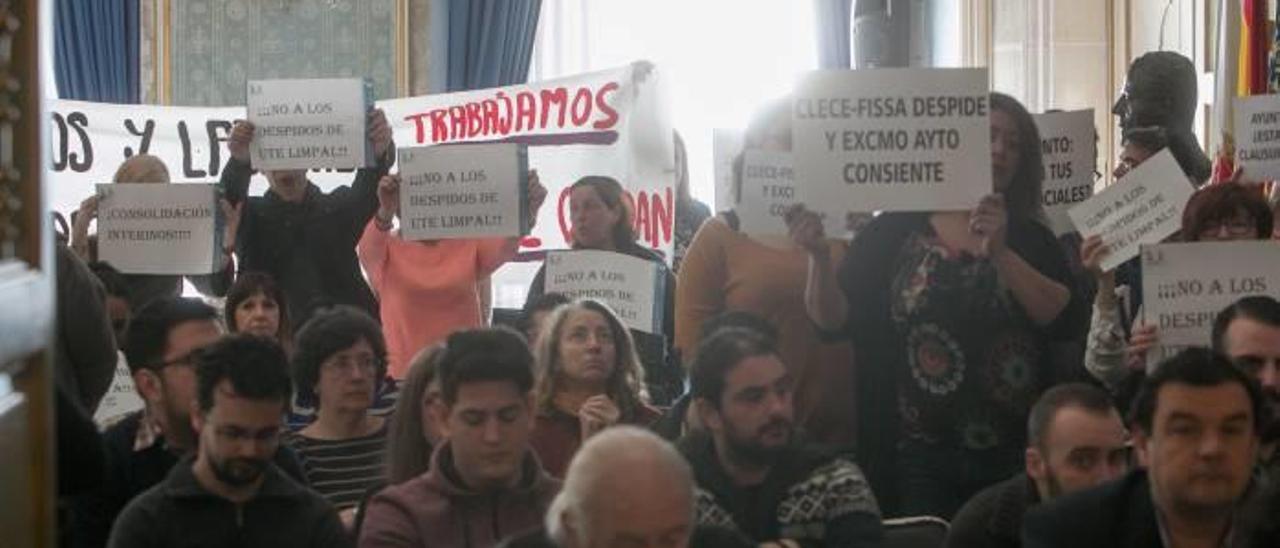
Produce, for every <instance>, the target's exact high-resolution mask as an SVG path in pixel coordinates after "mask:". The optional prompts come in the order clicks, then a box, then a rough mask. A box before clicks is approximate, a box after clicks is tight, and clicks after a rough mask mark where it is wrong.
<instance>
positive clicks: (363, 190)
mask: <svg viewBox="0 0 1280 548" xmlns="http://www.w3.org/2000/svg"><path fill="white" fill-rule="evenodd" d="M368 137H369V141H370V142H371V143H372V144H373V155H374V158H376V159H377V160H376V161H377V164H376V165H375V166H374V167H372V168H363V169H359V170H356V178H355V180H354V181H352V183H351V190H352V192H351V193H350V194H349V195H348V196H349V198H348V199H347V200H346V202H345V206H346V210H347V219H346V221H347V223H348V230H349V233H350V234H352V235H353V236H354V237H359V235H360V233H361V231H362V230H364V225H365V223H368V222H369V218H370V217H372V216H373V214H374V213H376V212H377V211H378V185H379V182H380V181H381V180H382V177H383V176H384V175H386V174H387V173H389V172H390V171H391V165H392V164H394V163H395V161H396V152H395V143H394V142H392V140H391V125H390V124H389V123H387V117H386V115H385V114H383V112H382V109H373V110H371V111H369V129H368Z"/></svg>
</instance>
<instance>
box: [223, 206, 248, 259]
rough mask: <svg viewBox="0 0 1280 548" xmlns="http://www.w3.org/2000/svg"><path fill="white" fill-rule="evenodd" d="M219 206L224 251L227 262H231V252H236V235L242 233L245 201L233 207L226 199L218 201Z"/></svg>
mask: <svg viewBox="0 0 1280 548" xmlns="http://www.w3.org/2000/svg"><path fill="white" fill-rule="evenodd" d="M218 206H219V207H221V208H222V222H223V225H222V251H223V252H224V253H225V258H226V261H228V262H229V261H231V252H232V251H234V250H235V246H236V235H237V234H239V232H240V218H241V214H242V213H244V200H241V201H240V202H239V203H237V204H235V205H231V202H228V201H227V199H226V198H222V199H220V200H218Z"/></svg>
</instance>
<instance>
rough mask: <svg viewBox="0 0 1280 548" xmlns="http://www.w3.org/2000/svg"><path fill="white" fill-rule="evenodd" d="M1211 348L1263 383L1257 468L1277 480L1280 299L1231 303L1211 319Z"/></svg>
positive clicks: (1255, 298) (1265, 477) (1267, 479)
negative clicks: (1263, 408) (1262, 418)
mask: <svg viewBox="0 0 1280 548" xmlns="http://www.w3.org/2000/svg"><path fill="white" fill-rule="evenodd" d="M1213 349H1214V350H1217V351H1218V352H1221V353H1222V354H1223V355H1225V356H1226V357H1228V358H1230V359H1231V361H1233V362H1235V364H1236V367H1239V368H1240V369H1242V370H1244V372H1245V373H1247V374H1249V375H1250V376H1251V377H1253V378H1255V379H1257V381H1258V384H1259V385H1261V387H1262V395H1263V398H1264V399H1265V400H1266V407H1265V412H1264V414H1265V417H1266V418H1267V419H1268V420H1267V421H1266V424H1267V426H1266V427H1264V429H1263V431H1262V432H1261V433H1260V434H1259V438H1260V442H1261V445H1260V446H1259V448H1258V449H1259V451H1258V453H1259V454H1258V471H1259V472H1260V473H1261V479H1262V480H1263V481H1264V482H1266V483H1272V484H1280V450H1277V446H1278V445H1280V302H1278V301H1276V300H1275V299H1273V298H1271V297H1266V296H1261V295H1258V296H1252V297H1245V298H1243V299H1240V300H1238V301H1236V302H1235V303H1232V305H1231V306H1228V307H1227V308H1226V309H1224V310H1223V311H1222V312H1220V313H1218V317H1217V318H1215V319H1214V322H1213Z"/></svg>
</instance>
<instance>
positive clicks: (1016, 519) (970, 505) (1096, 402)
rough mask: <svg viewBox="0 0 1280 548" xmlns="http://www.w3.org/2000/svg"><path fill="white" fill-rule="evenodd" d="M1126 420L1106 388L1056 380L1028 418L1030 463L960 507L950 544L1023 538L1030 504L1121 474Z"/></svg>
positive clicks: (963, 546)
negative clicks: (1023, 524) (1057, 384)
mask: <svg viewBox="0 0 1280 548" xmlns="http://www.w3.org/2000/svg"><path fill="white" fill-rule="evenodd" d="M1124 442H1125V430H1124V422H1123V421H1121V419H1120V414H1119V413H1117V412H1116V409H1115V407H1113V406H1112V405H1111V398H1110V397H1109V396H1108V395H1107V393H1106V392H1105V391H1103V390H1102V389H1101V388H1097V387H1095V386H1090V385H1087V384H1078V383H1077V384H1064V385H1059V386H1055V387H1053V388H1052V389H1050V390H1049V391H1047V392H1045V393H1044V395H1042V396H1040V399H1039V401H1037V402H1036V404H1035V406H1033V407H1032V408H1031V415H1030V418H1029V419H1027V457H1026V459H1027V460H1026V471H1025V472H1024V473H1021V474H1018V475H1017V476H1014V477H1013V478H1010V479H1009V480H1007V481H1004V482H1002V483H998V484H996V485H992V486H991V487H988V488H987V489H985V490H983V491H982V492H981V493H978V494H977V495H975V496H974V497H973V498H972V499H969V502H967V503H965V505H964V506H963V507H962V508H960V512H959V513H957V514H956V516H955V518H954V519H952V521H951V532H950V534H949V535H948V536H947V546H950V547H952V548H969V547H973V548H996V547H1005V546H1007V547H1017V546H1021V545H1022V543H1021V540H1020V537H1021V533H1022V516H1023V515H1024V514H1025V513H1026V512H1027V509H1029V508H1031V507H1032V506H1035V505H1037V504H1040V503H1041V502H1047V501H1049V500H1051V499H1054V498H1057V497H1059V496H1061V495H1065V494H1067V493H1074V492H1076V491H1083V490H1085V489H1089V488H1092V487H1096V486H1098V485H1101V484H1103V483H1105V482H1108V481H1111V480H1113V479H1116V478H1117V477H1119V476H1121V475H1123V474H1124V472H1125V469H1126V468H1127V457H1128V455H1127V454H1126V450H1125V444H1124Z"/></svg>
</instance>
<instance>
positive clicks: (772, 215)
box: [734, 150, 799, 236]
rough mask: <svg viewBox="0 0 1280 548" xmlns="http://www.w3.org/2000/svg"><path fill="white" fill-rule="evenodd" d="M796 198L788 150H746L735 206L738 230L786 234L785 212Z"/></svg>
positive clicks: (746, 232)
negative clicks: (739, 198)
mask: <svg viewBox="0 0 1280 548" xmlns="http://www.w3.org/2000/svg"><path fill="white" fill-rule="evenodd" d="M798 201H799V200H798V198H797V197H796V180H795V175H794V173H793V171H792V163H791V153H790V152H772V151H766V150H748V151H746V153H745V154H744V156H743V162H742V199H741V200H739V201H738V205H737V206H736V207H735V208H734V212H736V213H737V214H738V230H739V231H741V232H742V233H743V234H747V235H749V236H785V235H786V234H787V220H786V218H785V213H786V211H787V208H788V207H790V206H791V205H792V204H795V203H796V202H798Z"/></svg>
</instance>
